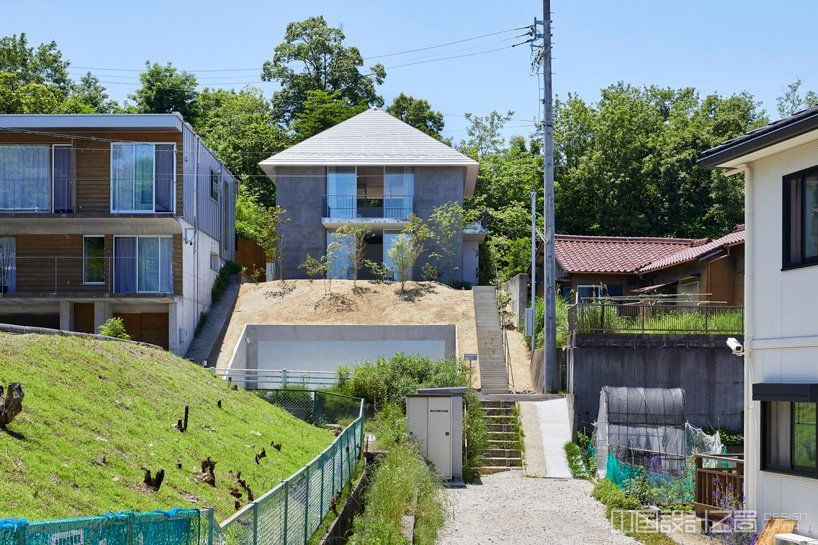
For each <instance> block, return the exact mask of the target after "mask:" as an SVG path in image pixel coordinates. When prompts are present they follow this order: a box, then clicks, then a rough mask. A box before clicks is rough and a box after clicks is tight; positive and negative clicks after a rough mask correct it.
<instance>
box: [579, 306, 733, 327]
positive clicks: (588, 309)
mask: <svg viewBox="0 0 818 545" xmlns="http://www.w3.org/2000/svg"><path fill="white" fill-rule="evenodd" d="M568 323H569V327H570V329H571V330H572V331H578V332H580V333H701V334H708V333H711V334H731V335H732V334H735V335H740V334H741V333H742V331H743V329H744V320H743V308H742V307H735V306H726V305H718V304H713V303H699V304H697V303H684V304H678V303H669V304H654V303H618V302H605V301H600V302H594V303H579V304H577V305H573V306H571V307H570V308H569V312H568Z"/></svg>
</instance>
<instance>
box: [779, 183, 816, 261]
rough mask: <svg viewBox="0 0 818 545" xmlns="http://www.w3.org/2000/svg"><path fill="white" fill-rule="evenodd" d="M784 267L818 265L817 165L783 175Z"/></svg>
mask: <svg viewBox="0 0 818 545" xmlns="http://www.w3.org/2000/svg"><path fill="white" fill-rule="evenodd" d="M783 217H784V231H783V234H784V240H783V242H784V244H783V250H784V256H783V257H784V268H789V267H799V266H803V265H813V264H818V167H816V168H812V169H809V170H805V171H802V172H798V173H796V174H791V175H789V176H786V177H785V178H784V214H783Z"/></svg>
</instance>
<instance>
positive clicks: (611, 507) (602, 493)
mask: <svg viewBox="0 0 818 545" xmlns="http://www.w3.org/2000/svg"><path fill="white" fill-rule="evenodd" d="M592 496H593V497H594V498H595V499H597V500H599V502H600V503H602V504H603V505H605V515H606V516H607V517H608V520H609V521H611V523H612V524H613V526H614V527H615V528H616V529H618V530H621V531H622V532H623V533H624V534H625V535H628V536H630V537H632V538H634V539H636V540H637V541H640V542H642V543H644V544H645V545H676V542H675V541H674V540H673V539H671V538H670V536H668V535H666V534H662V533H659V532H639V531H636V528H635V522H636V521H635V519H634V517H632V516H617V512H619V511H629V510H634V509H641V505H640V504H639V502H638V501H636V499H635V498H633V497H631V496H627V495H626V494H625V493H624V492H623V491H622V490H620V489H619V488H618V487H617V486H616V485H615V484H614V483H612V482H611V481H609V480H608V479H602V480H600V481H597V483H596V485H595V486H594V492H593V494H592ZM612 513H613V515H614V516H611V514H612Z"/></svg>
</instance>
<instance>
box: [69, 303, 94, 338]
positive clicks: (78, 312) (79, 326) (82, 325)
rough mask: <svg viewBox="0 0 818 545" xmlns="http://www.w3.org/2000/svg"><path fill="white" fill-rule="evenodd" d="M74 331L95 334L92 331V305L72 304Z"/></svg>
mask: <svg viewBox="0 0 818 545" xmlns="http://www.w3.org/2000/svg"><path fill="white" fill-rule="evenodd" d="M74 331H79V332H80V333H96V331H95V330H94V303H74Z"/></svg>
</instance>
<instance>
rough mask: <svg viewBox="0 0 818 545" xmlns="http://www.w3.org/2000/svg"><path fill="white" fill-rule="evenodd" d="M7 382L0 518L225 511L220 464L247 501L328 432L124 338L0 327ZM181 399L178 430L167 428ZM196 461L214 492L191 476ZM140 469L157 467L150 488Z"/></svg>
mask: <svg viewBox="0 0 818 545" xmlns="http://www.w3.org/2000/svg"><path fill="white" fill-rule="evenodd" d="M9 382H20V383H22V385H23V388H24V390H25V400H24V402H23V405H24V410H23V412H22V413H21V414H20V415H19V416H18V417H17V419H15V421H14V422H13V423H12V424H11V425H10V426H9V428H10V429H11V430H12V431H13V432H14V433H16V434H20V436H21V437H15V436H12V435H9V434H6V433H3V432H0V498H3V501H2V502H0V518H2V517H7V516H9V517H24V518H27V519H30V520H34V519H43V518H55V517H69V516H80V515H91V514H97V513H104V512H107V511H119V510H126V509H129V510H135V511H143V510H152V509H168V508H171V507H174V506H180V507H197V508H205V507H213V508H215V509H216V517H217V519H218V520H222V519H224V518H226V517H227V516H228V515H230V514H231V513H232V512H233V510H234V508H233V504H234V501H235V500H234V498H233V497H232V496H230V495H229V492H230V490H231V488H233V487H234V486H235V480H234V479H232V478H231V477H229V476H228V475H227V473H228V471H232V472H233V473H235V472H237V471H241V476H242V479H244V480H246V481H247V483H248V485H249V486H250V488H251V489H252V491H253V493H254V494H255V496H256V497H259V496H261V495H262V494H263V493H264V492H266V491H267V490H269V489H271V488H272V487H273V486H275V485H276V484H278V483H279V482H280V481H281V480H282V479H284V478H285V477H287V476H289V475H290V474H292V473H294V472H295V471H296V470H297V469H298V468H300V467H301V466H303V465H304V464H306V463H307V462H309V461H310V460H311V459H312V458H313V457H314V456H315V455H316V454H318V453H319V452H320V451H321V450H322V449H324V448H325V447H326V446H327V445H329V444H330V443H331V442H332V439H333V436H332V434H331V433H330V432H329V431H327V430H322V429H319V428H316V427H313V426H310V425H308V424H305V423H303V422H301V421H299V420H297V419H296V418H294V417H292V416H290V415H289V414H288V413H287V412H286V411H284V410H282V409H279V408H278V407H275V406H273V405H271V404H270V403H268V402H266V401H264V400H262V399H260V398H259V397H257V396H254V395H252V394H250V393H248V392H245V391H242V390H238V391H232V390H231V389H230V388H229V385H228V383H226V382H224V381H222V380H221V379H218V378H215V377H214V376H213V375H212V374H210V372H208V371H206V370H204V369H202V368H201V367H199V366H197V365H194V364H192V363H189V362H187V361H185V360H182V359H180V358H178V357H176V356H173V355H172V354H170V353H168V352H164V351H160V350H156V349H150V348H146V347H142V346H137V345H133V344H130V343H121V342H115V341H98V340H93V339H85V338H73V337H59V336H49V335H8V334H0V384H3V385H5V384H8V383H9ZM219 400H221V401H222V408H221V409H219V408H217V403H218V401H219ZM185 405H189V406H190V420H189V425H188V430H187V432H186V433H181V432H179V431H177V430H176V429H174V428H173V425H174V424H175V423H176V421H177V419H179V418H181V417H182V415H183V411H184V406H185ZM271 441H275V442H276V443H280V444H281V445H282V448H281V452H277V451H276V450H274V449H272V448H270V443H271ZM262 448H265V449H266V453H267V457H266V458H262V459H261V461H260V463H259V464H255V463H254V459H253V458H254V454H256V453H258V452H260V451H261V449H262ZM208 456H210V457H211V458H212V459H213V460H215V461H216V468H215V473H216V487H211V486H209V485H207V484H203V483H199V482H197V481H196V475H197V473H198V472H199V471H200V469H201V467H200V464H201V461H202V460H203V459H204V458H206V457H208ZM103 457H105V460H104V462H103ZM176 462H179V463H180V464H181V468H180V469H177V467H176ZM143 467H145V468H148V469H150V470H151V471H152V472H154V473H155V472H156V470H158V469H160V468H162V469H164V470H165V480H164V483H163V484H162V487H161V489H160V490H159V492H158V493H154V492H150V491H146V490H144V489H143V488H142V487H141V483H142V479H143V475H144V473H143V471H142V469H141V468H143ZM244 499H246V497H245V498H244Z"/></svg>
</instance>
